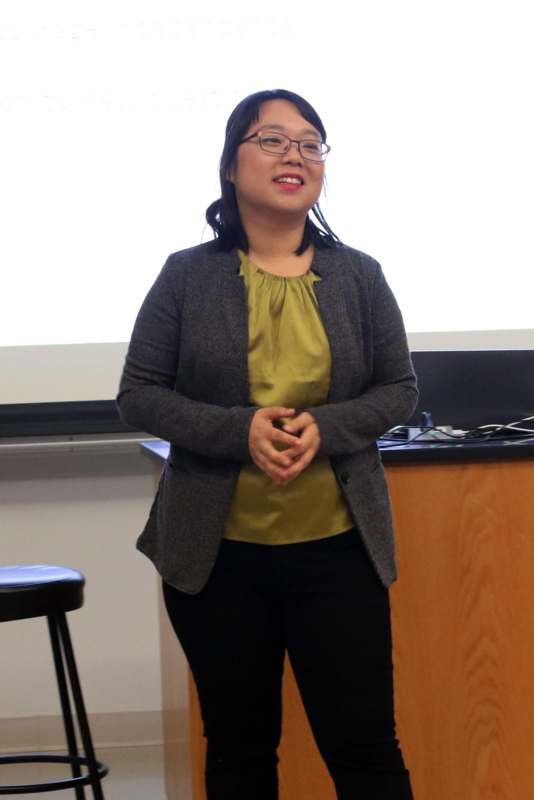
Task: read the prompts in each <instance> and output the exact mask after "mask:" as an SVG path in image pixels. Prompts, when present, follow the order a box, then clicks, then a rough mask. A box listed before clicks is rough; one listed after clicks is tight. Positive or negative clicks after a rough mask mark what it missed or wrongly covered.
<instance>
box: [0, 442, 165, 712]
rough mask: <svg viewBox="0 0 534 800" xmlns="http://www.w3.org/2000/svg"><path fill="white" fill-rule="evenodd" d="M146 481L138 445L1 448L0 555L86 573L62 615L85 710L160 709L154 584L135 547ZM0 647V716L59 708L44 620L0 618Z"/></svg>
mask: <svg viewBox="0 0 534 800" xmlns="http://www.w3.org/2000/svg"><path fill="white" fill-rule="evenodd" d="M154 491H155V484H154V465H153V463H152V462H151V461H150V460H149V459H148V458H147V457H146V456H144V455H142V453H141V452H140V451H137V450H136V451H133V452H132V453H121V454H109V453H107V454H105V453H101V454H87V453H61V454H54V455H49V454H42V455H31V456H30V455H22V456H21V455H16V456H13V455H10V456H1V455H0V507H1V509H2V510H1V517H0V546H1V562H2V563H4V564H6V563H8V564H9V563H11V564H15V563H49V564H54V563H57V564H65V565H68V566H71V567H74V568H76V569H79V570H80V571H81V572H83V573H84V574H85V576H86V579H87V584H86V594H85V604H84V606H83V608H81V609H80V610H78V611H74V612H71V613H70V614H69V624H70V629H71V634H72V637H73V643H74V648H75V653H76V657H77V661H78V667H79V670H80V675H81V680H82V687H83V690H84V695H85V699H86V704H87V707H88V711H89V712H90V713H114V712H128V711H136V712H139V711H153V710H160V709H161V684H160V666H159V623H158V591H159V584H158V580H157V574H156V572H155V570H154V568H153V567H152V565H151V564H150V562H149V561H148V560H147V559H146V558H145V557H144V556H143V555H141V554H140V553H139V552H138V551H137V550H136V549H135V540H136V537H137V535H138V533H139V532H140V531H141V529H142V527H143V525H144V522H145V520H146V516H147V514H148V509H149V507H150V503H151V501H152V498H153V495H154ZM0 653H1V659H0V686H1V687H2V688H1V690H0V718H16V717H25V716H39V715H57V714H58V713H59V701H58V694H57V688H56V685H55V678H54V673H53V667H52V658H51V652H50V645H49V642H48V630H47V625H46V621H45V620H44V619H35V620H23V621H20V622H18V621H17V622H9V623H3V624H1V625H0Z"/></svg>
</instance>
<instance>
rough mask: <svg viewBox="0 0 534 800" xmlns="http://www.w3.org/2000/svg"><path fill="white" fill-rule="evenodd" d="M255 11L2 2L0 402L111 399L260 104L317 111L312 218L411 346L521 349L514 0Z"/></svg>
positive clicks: (522, 79)
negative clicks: (299, 100)
mask: <svg viewBox="0 0 534 800" xmlns="http://www.w3.org/2000/svg"><path fill="white" fill-rule="evenodd" d="M270 9H271V7H269V6H263V5H260V4H256V3H250V2H246V3H245V2H240V1H239V2H232V3H231V4H230V5H224V6H222V5H221V4H219V3H217V2H215V0H200V2H196V3H194V4H191V5H190V6H188V7H184V6H183V5H182V4H180V3H176V2H167V1H166V0H153V2H151V3H150V4H147V3H144V2H143V3H141V2H128V3H127V2H124V0H106V2H92V3H90V4H89V3H86V2H80V1H77V0H69V2H66V1H65V2H59V0H51V2H47V3H46V4H42V3H39V2H37V0H16V1H14V0H4V2H3V3H2V6H1V9H0V45H1V46H0V72H1V74H2V75H3V76H6V75H9V81H6V80H4V81H3V82H2V86H1V88H0V129H1V131H2V133H1V136H2V140H3V147H2V148H1V150H2V156H1V157H2V165H1V167H2V186H1V189H0V212H1V215H2V221H3V224H2V229H3V230H2V236H1V238H0V263H1V265H2V287H3V302H2V315H1V319H0V370H1V374H2V376H3V380H2V382H1V388H0V403H28V402H54V401H70V400H100V399H107V398H112V397H114V396H115V394H116V391H117V387H118V381H119V378H120V372H121V370H122V366H123V360H124V355H125V352H126V347H127V342H128V340H129V337H130V334H131V330H132V326H133V323H134V320H135V316H136V314H137V311H138V309H139V306H140V304H141V302H142V300H143V298H144V296H145V295H146V292H147V291H148V289H149V288H150V286H151V285H152V283H153V281H154V280H155V278H156V276H157V274H158V272H159V270H160V269H161V267H162V265H163V263H164V261H165V259H166V258H167V256H168V254H169V253H171V252H175V251H177V250H180V249H183V248H186V247H191V246H193V245H195V244H198V243H200V242H202V241H208V240H209V239H211V238H212V232H211V229H210V228H209V227H207V225H206V223H205V217H204V215H205V210H206V208H207V206H208V205H209V204H210V203H211V202H212V201H213V200H215V199H216V198H217V197H219V194H220V191H219V184H218V161H219V158H220V153H221V150H222V146H223V141H224V128H225V124H226V120H227V118H228V116H229V114H230V113H231V111H232V110H233V108H234V107H235V106H236V105H237V103H238V102H240V100H241V99H242V98H243V97H245V96H246V95H247V94H250V93H252V92H255V91H259V90H261V89H265V88H278V87H281V88H286V89H290V90H292V91H295V92H297V93H298V94H301V95H302V96H303V97H305V98H306V99H307V100H308V101H309V102H310V103H311V104H312V105H313V106H314V107H315V108H316V110H317V111H318V113H319V115H320V116H321V118H322V120H323V123H324V125H325V127H326V130H327V134H328V139H327V140H328V142H329V144H330V145H331V146H332V151H331V153H330V155H329V157H328V161H327V165H326V179H327V180H326V189H325V192H323V195H322V197H321V198H320V205H321V209H322V211H323V214H324V216H325V217H326V220H327V221H328V224H329V225H330V227H331V228H332V229H333V230H334V232H335V233H336V234H337V235H338V236H339V237H340V239H341V240H342V241H344V242H345V243H346V244H348V245H350V246H351V247H356V248H358V249H361V250H364V251H365V252H368V253H370V254H371V255H372V256H374V257H375V258H377V259H378V260H379V261H380V262H381V264H382V266H383V269H384V272H385V274H386V277H387V279H388V281H389V283H390V285H391V286H392V288H393V291H394V292H395V294H396V297H397V299H398V301H399V304H400V306H401V309H402V312H403V316H404V320H405V324H406V328H407V330H408V332H409V339H410V344H411V346H412V347H413V348H414V349H433V348H437V349H454V348H460V349H477V348H482V349H513V348H520V349H525V348H534V319H533V314H532V310H531V308H532V296H533V289H534V278H533V275H534V269H533V267H534V244H533V241H532V239H533V237H532V235H531V228H532V186H533V185H534V159H533V154H532V141H534V124H533V109H532V106H533V104H532V102H531V101H530V100H529V99H528V98H530V95H531V76H532V74H534V55H533V49H532V47H531V31H532V16H533V13H532V11H531V6H530V4H529V3H527V2H519V1H518V0H511V2H509V3H507V4H506V6H505V5H504V4H500V3H494V2H484V3H482V2H478V0H463V2H456V1H455V0H453V2H450V3H448V4H447V5H446V6H444V5H443V4H438V3H434V2H415V1H414V0H407V1H406V2H403V3H398V2H397V3H395V2H393V0H373V2H354V3H352V4H351V5H350V6H349V5H348V4H345V3H343V2H341V1H340V0H339V1H338V0H334V2H330V3H328V4H325V3H315V2H306V3H301V2H297V3H294V4H292V5H291V8H290V9H289V8H286V9H285V11H286V13H283V14H281V13H280V9H279V7H278V6H277V7H276V8H274V7H273V9H272V10H270ZM312 218H313V217H312Z"/></svg>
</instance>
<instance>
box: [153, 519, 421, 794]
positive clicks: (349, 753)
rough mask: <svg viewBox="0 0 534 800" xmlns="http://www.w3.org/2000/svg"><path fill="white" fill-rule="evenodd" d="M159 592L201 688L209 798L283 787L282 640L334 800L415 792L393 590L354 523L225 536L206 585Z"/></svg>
mask: <svg viewBox="0 0 534 800" xmlns="http://www.w3.org/2000/svg"><path fill="white" fill-rule="evenodd" d="M163 592H164V597H165V603H166V606H167V611H168V614H169V618H170V620H171V623H172V625H173V627H174V630H175V632H176V635H177V636H178V639H179V641H180V643H181V645H182V648H183V650H184V652H185V655H186V658H187V660H188V662H189V666H190V668H191V671H192V673H193V675H194V678H195V683H196V686H197V689H198V694H199V700H200V706H201V712H202V719H203V723H204V735H205V736H206V738H207V754H206V790H207V796H208V798H209V800H252V799H253V798H254V800H276V798H277V797H278V776H277V768H276V765H277V763H278V756H277V752H276V748H277V746H278V744H279V741H280V729H281V713H282V710H281V682H282V670H283V661H284V653H285V650H286V648H287V651H288V655H289V658H290V661H291V665H292V667H293V671H294V674H295V678H296V680H297V683H298V686H299V690H300V693H301V696H302V700H303V704H304V707H305V709H306V713H307V716H308V719H309V721H310V725H311V728H312V731H313V734H314V737H315V740H316V742H317V745H318V747H319V750H320V752H321V755H322V757H323V758H324V760H325V763H326V765H327V767H328V770H329V772H330V775H331V776H332V779H333V781H334V783H335V787H336V792H337V797H338V800H411V799H412V792H411V789H410V779H409V772H408V770H407V769H406V768H405V765H404V762H403V758H402V754H401V751H400V748H399V743H398V741H397V739H396V737H395V721H394V708H393V665H392V652H391V627H390V606H389V592H388V590H387V589H386V588H385V587H384V586H383V584H382V583H381V581H380V580H379V578H378V576H377V574H376V572H375V570H374V567H373V565H372V563H371V561H370V559H369V556H368V554H367V551H366V550H365V546H364V544H363V542H362V541H361V538H360V535H359V533H358V531H357V530H356V529H354V528H353V529H351V530H350V531H346V532H345V533H342V534H339V535H337V536H333V537H329V538H327V539H319V540H317V541H313V542H300V543H297V544H288V545H259V544H252V543H248V542H235V541H230V540H227V539H223V541H222V543H221V549H220V551H219V554H218V557H217V561H216V563H215V566H214V568H213V572H212V574H211V575H210V578H209V581H208V583H207V584H206V586H205V587H204V589H203V590H202V591H201V592H200V593H199V594H197V595H189V594H186V593H184V592H181V591H178V590H177V589H174V588H173V587H171V586H169V585H168V584H166V583H165V582H164V583H163ZM307 800H320V798H307Z"/></svg>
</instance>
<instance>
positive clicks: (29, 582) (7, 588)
mask: <svg viewBox="0 0 534 800" xmlns="http://www.w3.org/2000/svg"><path fill="white" fill-rule="evenodd" d="M84 585H85V578H84V576H83V575H82V573H81V572H78V571H77V570H75V569H71V568H70V567H61V566H50V565H48V564H14V565H9V566H7V567H0V622H10V621H11V620H15V619H29V618H30V617H45V616H48V615H49V614H59V613H65V612H67V611H74V610H75V609H77V608H81V607H82V605H83V587H84Z"/></svg>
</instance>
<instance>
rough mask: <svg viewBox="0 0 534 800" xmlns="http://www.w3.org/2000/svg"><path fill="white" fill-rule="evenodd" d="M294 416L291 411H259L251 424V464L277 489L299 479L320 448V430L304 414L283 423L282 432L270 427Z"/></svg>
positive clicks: (267, 409)
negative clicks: (270, 479) (278, 445)
mask: <svg viewBox="0 0 534 800" xmlns="http://www.w3.org/2000/svg"><path fill="white" fill-rule="evenodd" d="M294 414H295V409H294V408H285V407H282V406H270V407H268V408H260V409H258V411H256V413H255V414H254V416H253V417H252V422H251V424H250V431H249V442H248V443H249V450H250V455H251V457H252V460H253V461H254V463H255V464H256V466H258V467H259V468H260V469H261V470H262V471H263V472H265V474H266V475H268V476H269V477H270V478H272V480H273V481H274V482H275V483H276V484H277V485H278V486H284V485H285V484H286V483H289V482H290V481H292V480H294V479H295V478H296V477H297V476H298V475H300V473H301V472H302V470H304V469H306V467H307V466H308V464H310V462H311V461H312V459H313V458H314V457H315V454H316V453H317V451H318V450H319V447H320V444H321V436H320V434H319V426H318V425H317V422H316V421H315V419H314V418H313V417H312V415H311V414H310V413H308V412H307V411H302V412H301V413H300V414H297V416H296V417H293V419H290V420H289V422H286V423H284V424H283V426H282V429H280V428H277V427H275V425H273V422H274V421H275V420H278V419H280V418H283V417H292V416H293V415H294ZM299 434H300V435H299ZM275 444H280V445H284V447H285V449H283V450H277V449H276V447H275Z"/></svg>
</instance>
